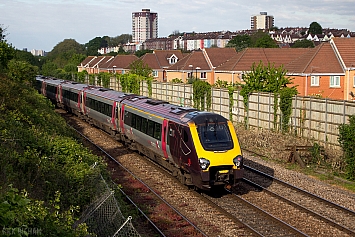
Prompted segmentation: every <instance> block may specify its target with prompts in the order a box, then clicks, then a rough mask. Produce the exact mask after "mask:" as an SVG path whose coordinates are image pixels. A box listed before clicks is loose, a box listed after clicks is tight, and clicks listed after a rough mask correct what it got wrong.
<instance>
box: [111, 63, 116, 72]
mask: <svg viewBox="0 0 355 237" xmlns="http://www.w3.org/2000/svg"><path fill="white" fill-rule="evenodd" d="M112 72H113V73H114V74H116V65H113V68H112Z"/></svg>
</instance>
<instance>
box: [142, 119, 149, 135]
mask: <svg viewBox="0 0 355 237" xmlns="http://www.w3.org/2000/svg"><path fill="white" fill-rule="evenodd" d="M147 127H148V119H146V118H142V128H141V131H142V132H143V133H145V134H146V133H147Z"/></svg>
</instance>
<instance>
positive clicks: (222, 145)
mask: <svg viewBox="0 0 355 237" xmlns="http://www.w3.org/2000/svg"><path fill="white" fill-rule="evenodd" d="M197 132H198V135H199V138H200V141H201V144H202V146H203V148H204V149H205V150H207V151H226V150H230V149H232V148H233V141H232V137H231V134H230V131H229V127H228V124H227V123H226V122H218V121H214V122H212V123H211V122H208V121H207V120H206V122H205V123H203V124H197Z"/></svg>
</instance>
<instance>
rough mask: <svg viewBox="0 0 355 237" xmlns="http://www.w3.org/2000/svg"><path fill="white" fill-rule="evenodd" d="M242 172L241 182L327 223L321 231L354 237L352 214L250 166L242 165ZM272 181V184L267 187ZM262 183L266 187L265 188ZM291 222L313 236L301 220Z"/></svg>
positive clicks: (354, 213) (306, 224) (341, 207)
mask: <svg viewBox="0 0 355 237" xmlns="http://www.w3.org/2000/svg"><path fill="white" fill-rule="evenodd" d="M245 169H246V172H245V177H244V179H243V181H244V182H246V183H248V184H249V185H252V186H254V187H256V188H257V189H260V190H262V193H263V194H267V195H270V196H273V197H275V198H277V199H279V200H281V202H282V203H285V204H288V205H290V206H292V207H293V208H296V209H298V210H300V213H302V214H307V215H308V216H312V218H314V219H315V221H321V222H323V223H326V225H325V226H324V227H323V229H322V231H327V229H328V228H332V229H334V228H335V229H337V230H338V231H336V232H339V234H340V235H349V236H355V226H354V224H355V221H354V220H355V212H354V211H352V210H349V209H348V208H345V207H343V206H340V205H338V204H336V203H334V202H331V201H329V200H326V199H324V198H322V197H319V196H317V195H315V194H312V193H310V192H308V191H306V190H303V189H300V188H298V187H296V186H295V185H291V184H289V183H287V182H285V181H282V180H280V179H278V178H275V177H273V176H271V175H269V174H266V173H264V172H261V171H259V170H257V169H255V168H252V167H250V166H245ZM271 182H272V185H269V184H270V183H271ZM265 184H268V185H267V186H266V185H265ZM279 216H282V215H279ZM308 221H309V220H308ZM290 223H292V225H293V226H297V228H299V229H300V230H303V231H304V232H305V233H307V232H308V233H310V234H312V233H313V232H314V231H315V229H313V228H312V227H311V226H309V224H308V223H303V224H302V223H301V222H300V218H299V219H294V220H293V221H291V220H290ZM307 226H309V227H307ZM331 231H332V230H329V232H331ZM316 234H317V233H316ZM318 234H319V233H318Z"/></svg>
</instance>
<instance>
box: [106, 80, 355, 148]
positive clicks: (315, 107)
mask: <svg viewBox="0 0 355 237" xmlns="http://www.w3.org/2000/svg"><path fill="white" fill-rule="evenodd" d="M111 88H113V89H115V90H120V87H119V85H118V83H117V82H116V80H113V79H112V80H111ZM140 90H141V95H144V96H149V92H148V86H147V84H146V83H145V82H144V83H142V84H141V88H140ZM211 95H212V105H211V111H212V112H215V113H218V114H221V115H222V116H224V117H226V118H230V114H229V111H230V110H229V93H228V90H227V89H219V88H212V94H211ZM151 97H152V98H155V99H160V100H164V101H168V102H170V103H172V104H176V105H181V106H187V107H193V88H192V85H191V84H184V83H160V82H153V83H152V96H151ZM278 101H279V100H278ZM353 114H355V102H352V101H343V100H331V99H322V98H314V97H303V96H295V97H294V98H293V101H292V115H291V119H290V124H289V125H290V132H291V133H293V134H296V135H298V136H301V137H305V138H309V139H314V141H316V142H319V143H322V144H328V145H333V146H339V142H338V135H339V130H338V128H339V125H340V124H344V123H348V118H349V116H350V115H353ZM275 116H276V119H274V117H275ZM281 116H282V115H281V111H280V109H278V110H277V112H276V113H274V95H273V94H271V93H254V94H251V95H250V97H249V110H247V111H245V109H244V103H243V97H242V96H241V95H240V94H239V91H235V92H234V94H233V108H232V120H233V122H234V123H245V125H246V126H247V127H250V128H256V129H269V130H276V131H280V130H281V129H282V124H281ZM275 121H276V122H275Z"/></svg>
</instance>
